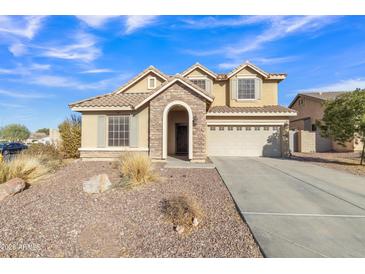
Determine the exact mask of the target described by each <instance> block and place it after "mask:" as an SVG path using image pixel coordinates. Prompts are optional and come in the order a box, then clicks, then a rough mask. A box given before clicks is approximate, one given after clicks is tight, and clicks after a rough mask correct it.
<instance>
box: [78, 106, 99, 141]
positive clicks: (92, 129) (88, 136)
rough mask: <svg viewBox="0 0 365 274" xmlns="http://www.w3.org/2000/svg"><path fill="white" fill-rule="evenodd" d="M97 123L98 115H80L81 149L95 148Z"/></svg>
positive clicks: (86, 113) (85, 113)
mask: <svg viewBox="0 0 365 274" xmlns="http://www.w3.org/2000/svg"><path fill="white" fill-rule="evenodd" d="M97 123H98V114H95V113H88V112H84V113H82V122H81V147H96V146H97Z"/></svg>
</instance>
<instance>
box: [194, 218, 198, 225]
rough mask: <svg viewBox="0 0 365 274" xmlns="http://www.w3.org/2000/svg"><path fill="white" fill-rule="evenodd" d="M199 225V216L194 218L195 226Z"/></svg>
mask: <svg viewBox="0 0 365 274" xmlns="http://www.w3.org/2000/svg"><path fill="white" fill-rule="evenodd" d="M198 225H199V221H198V218H194V219H193V226H198Z"/></svg>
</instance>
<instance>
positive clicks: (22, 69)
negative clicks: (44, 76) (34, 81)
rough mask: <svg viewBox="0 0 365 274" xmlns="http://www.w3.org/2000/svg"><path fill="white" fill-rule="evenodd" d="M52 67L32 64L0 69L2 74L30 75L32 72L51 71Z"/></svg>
mask: <svg viewBox="0 0 365 274" xmlns="http://www.w3.org/2000/svg"><path fill="white" fill-rule="evenodd" d="M50 68H51V65H49V64H37V63H31V64H29V65H27V66H24V65H22V64H17V66H16V67H15V68H11V69H8V68H0V74H9V75H29V74H31V72H32V71H44V70H49V69H50Z"/></svg>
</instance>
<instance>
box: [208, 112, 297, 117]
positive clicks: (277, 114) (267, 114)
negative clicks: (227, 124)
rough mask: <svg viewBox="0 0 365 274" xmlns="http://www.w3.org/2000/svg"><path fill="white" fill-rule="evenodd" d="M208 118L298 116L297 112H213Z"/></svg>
mask: <svg viewBox="0 0 365 274" xmlns="http://www.w3.org/2000/svg"><path fill="white" fill-rule="evenodd" d="M207 116H211V117H218V116H250V117H253V116H275V117H276V116H281V117H286V116H297V113H296V112H221V113H219V112H212V113H209V112H208V113H207Z"/></svg>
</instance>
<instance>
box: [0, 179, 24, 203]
mask: <svg viewBox="0 0 365 274" xmlns="http://www.w3.org/2000/svg"><path fill="white" fill-rule="evenodd" d="M25 187H26V183H25V181H24V180H23V179H20V178H14V179H11V180H9V181H7V182H5V183H3V184H1V185H0V201H2V200H4V199H5V198H6V197H8V196H13V195H15V194H17V193H19V192H20V191H22V190H23V189H24V188H25Z"/></svg>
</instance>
